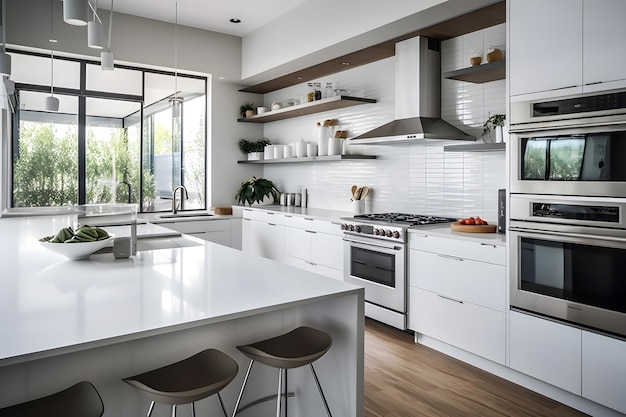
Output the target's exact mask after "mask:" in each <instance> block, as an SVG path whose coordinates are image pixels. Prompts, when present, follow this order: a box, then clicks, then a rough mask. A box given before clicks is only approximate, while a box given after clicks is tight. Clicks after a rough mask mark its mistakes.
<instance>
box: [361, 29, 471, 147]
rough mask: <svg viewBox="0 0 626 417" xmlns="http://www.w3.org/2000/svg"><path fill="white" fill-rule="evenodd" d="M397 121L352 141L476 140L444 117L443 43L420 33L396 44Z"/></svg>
mask: <svg viewBox="0 0 626 417" xmlns="http://www.w3.org/2000/svg"><path fill="white" fill-rule="evenodd" d="M395 69H396V80H395V98H396V101H395V116H396V118H395V120H393V121H392V122H389V123H387V124H384V125H382V126H380V127H377V128H376V129H374V130H370V131H369V132H367V133H364V134H362V135H359V136H355V137H354V138H352V139H350V143H351V144H355V145H367V144H380V143H398V142H409V141H413V140H419V139H449V140H476V138H475V137H473V136H470V135H468V134H467V133H465V132H463V131H462V130H460V129H458V128H456V127H454V126H452V125H451V124H450V123H448V122H446V121H444V120H443V119H442V118H441V51H440V42H439V41H438V40H436V39H431V38H427V37H425V36H417V37H415V38H410V39H407V40H405V41H402V42H398V43H396V57H395Z"/></svg>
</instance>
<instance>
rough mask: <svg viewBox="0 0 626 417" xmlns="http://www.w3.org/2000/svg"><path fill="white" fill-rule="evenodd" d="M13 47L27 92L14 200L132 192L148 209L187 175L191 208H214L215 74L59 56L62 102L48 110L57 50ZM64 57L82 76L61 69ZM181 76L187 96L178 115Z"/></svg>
mask: <svg viewBox="0 0 626 417" xmlns="http://www.w3.org/2000/svg"><path fill="white" fill-rule="evenodd" d="M11 55H12V57H13V62H14V65H15V67H14V68H16V69H17V70H16V71H14V76H13V78H14V81H15V82H16V93H17V96H18V98H19V106H18V109H17V110H16V112H15V113H14V115H13V127H14V128H13V141H12V156H13V161H12V162H13V172H12V179H11V182H12V183H11V189H12V206H13V207H47V206H60V205H67V204H85V203H87V204H92V203H116V202H117V203H119V202H132V203H137V204H139V207H140V210H141V211H167V210H171V208H172V206H171V204H172V189H173V188H175V187H176V186H178V185H183V186H185V187H186V189H187V191H188V195H189V199H188V200H186V201H185V202H184V203H185V204H184V207H183V209H186V210H189V209H205V208H206V196H205V190H206V168H205V167H206V91H207V78H206V77H199V76H189V75H184V74H180V73H179V74H178V80H177V82H176V83H175V82H174V75H173V74H171V73H167V72H162V71H155V70H147V69H140V68H131V67H124V68H117V67H116V69H115V70H114V71H102V70H100V67H99V65H95V64H93V63H90V62H86V61H81V60H76V59H69V58H59V57H55V59H54V65H55V79H54V95H55V97H57V98H59V101H60V107H59V111H58V112H49V111H46V110H45V104H44V102H45V98H46V97H47V96H49V95H50V86H49V85H50V74H49V73H48V72H47V71H46V68H50V57H49V56H46V55H44V54H36V53H12V54H11ZM59 67H63V68H67V71H66V73H64V74H67V73H69V74H71V75H72V76H73V77H77V78H78V80H76V79H75V78H72V77H67V76H66V75H60V76H59V79H57V72H59V71H57V68H59ZM20 68H21V69H22V70H20ZM42 69H43V70H42ZM174 85H177V86H178V92H177V96H178V97H180V98H181V99H182V104H181V105H180V110H181V111H180V114H177V115H175V114H174V113H173V112H172V97H173V96H174ZM80 86H85V87H84V88H82V89H81V88H80ZM174 116H177V117H174Z"/></svg>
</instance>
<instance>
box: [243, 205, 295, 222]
mask: <svg viewBox="0 0 626 417" xmlns="http://www.w3.org/2000/svg"><path fill="white" fill-rule="evenodd" d="M243 218H244V219H250V220H259V221H262V222H265V223H273V224H281V225H282V224H285V216H284V215H283V214H282V213H275V212H273V211H268V210H260V209H251V208H245V209H243Z"/></svg>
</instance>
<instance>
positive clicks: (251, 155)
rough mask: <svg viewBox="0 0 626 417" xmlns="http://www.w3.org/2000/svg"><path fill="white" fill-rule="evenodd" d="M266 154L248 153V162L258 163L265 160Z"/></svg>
mask: <svg viewBox="0 0 626 417" xmlns="http://www.w3.org/2000/svg"><path fill="white" fill-rule="evenodd" d="M263 157H264V152H248V161H258V160H261V159H263Z"/></svg>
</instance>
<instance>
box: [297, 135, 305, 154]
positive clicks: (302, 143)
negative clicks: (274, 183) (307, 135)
mask: <svg viewBox="0 0 626 417" xmlns="http://www.w3.org/2000/svg"><path fill="white" fill-rule="evenodd" d="M296 156H297V157H298V158H304V157H305V156H306V142H305V141H304V139H300V141H299V142H297V143H296Z"/></svg>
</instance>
